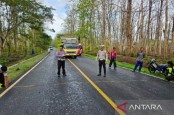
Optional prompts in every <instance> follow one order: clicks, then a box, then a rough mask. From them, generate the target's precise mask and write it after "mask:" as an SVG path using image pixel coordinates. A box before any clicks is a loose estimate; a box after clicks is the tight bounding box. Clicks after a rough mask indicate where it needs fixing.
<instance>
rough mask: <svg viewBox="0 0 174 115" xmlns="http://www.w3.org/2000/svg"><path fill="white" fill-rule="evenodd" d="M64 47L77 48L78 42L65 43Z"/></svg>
mask: <svg viewBox="0 0 174 115" xmlns="http://www.w3.org/2000/svg"><path fill="white" fill-rule="evenodd" d="M64 48H66V49H77V45H76V44H64Z"/></svg>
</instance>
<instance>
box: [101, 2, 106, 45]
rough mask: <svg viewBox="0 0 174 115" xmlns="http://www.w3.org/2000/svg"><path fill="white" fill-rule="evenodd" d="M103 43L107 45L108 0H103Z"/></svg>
mask: <svg viewBox="0 0 174 115" xmlns="http://www.w3.org/2000/svg"><path fill="white" fill-rule="evenodd" d="M102 22H103V23H102V43H103V45H105V47H106V0H102Z"/></svg>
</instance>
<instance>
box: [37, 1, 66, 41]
mask: <svg viewBox="0 0 174 115" xmlns="http://www.w3.org/2000/svg"><path fill="white" fill-rule="evenodd" d="M40 1H42V2H43V3H44V4H45V5H46V6H51V7H53V8H54V9H55V10H54V11H53V14H54V17H53V18H54V22H53V24H51V23H46V25H45V26H46V28H49V29H54V30H55V33H54V32H49V31H48V30H47V31H46V33H47V34H49V35H51V36H52V38H54V37H55V35H56V34H57V33H60V32H61V30H62V23H63V20H64V19H65V18H66V10H65V7H66V4H67V3H68V1H69V0H40Z"/></svg>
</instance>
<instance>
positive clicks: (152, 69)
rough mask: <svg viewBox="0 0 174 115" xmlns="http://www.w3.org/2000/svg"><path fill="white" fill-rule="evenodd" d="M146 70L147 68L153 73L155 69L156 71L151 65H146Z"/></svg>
mask: <svg viewBox="0 0 174 115" xmlns="http://www.w3.org/2000/svg"><path fill="white" fill-rule="evenodd" d="M148 70H149V72H150V73H155V71H156V70H155V69H154V68H153V67H151V66H149V67H148Z"/></svg>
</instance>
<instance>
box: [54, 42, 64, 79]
mask: <svg viewBox="0 0 174 115" xmlns="http://www.w3.org/2000/svg"><path fill="white" fill-rule="evenodd" d="M56 57H57V65H58V72H57V74H58V77H60V69H61V68H62V73H63V76H66V72H65V51H64V50H63V46H62V45H61V46H60V50H59V51H57V53H56Z"/></svg>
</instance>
